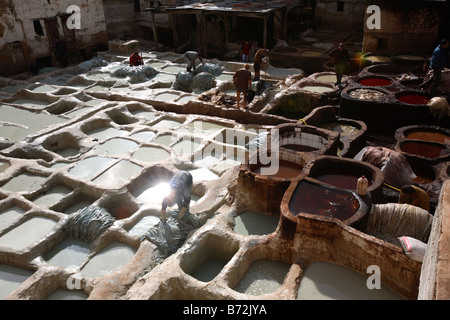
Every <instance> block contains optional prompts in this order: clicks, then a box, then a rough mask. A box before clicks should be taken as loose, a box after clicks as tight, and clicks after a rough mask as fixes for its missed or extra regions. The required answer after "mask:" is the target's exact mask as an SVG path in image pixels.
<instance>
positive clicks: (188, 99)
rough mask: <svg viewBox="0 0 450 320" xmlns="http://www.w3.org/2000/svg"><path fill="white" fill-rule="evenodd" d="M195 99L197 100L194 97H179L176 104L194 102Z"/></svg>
mask: <svg viewBox="0 0 450 320" xmlns="http://www.w3.org/2000/svg"><path fill="white" fill-rule="evenodd" d="M196 98H197V97H196V96H184V97H181V98H180V99H178V100H177V101H176V102H177V103H186V102H189V101H191V100H194V99H196Z"/></svg>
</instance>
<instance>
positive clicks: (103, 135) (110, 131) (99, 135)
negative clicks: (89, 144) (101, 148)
mask: <svg viewBox="0 0 450 320" xmlns="http://www.w3.org/2000/svg"><path fill="white" fill-rule="evenodd" d="M128 133H129V132H128V131H125V130H119V129H115V128H110V127H103V128H98V129H95V130H92V131H89V132H88V133H86V134H87V135H88V136H89V137H91V139H92V140H95V139H97V140H98V141H100V142H101V141H105V140H107V139H109V138H112V137H123V136H126V135H128Z"/></svg>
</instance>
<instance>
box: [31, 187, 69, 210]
mask: <svg viewBox="0 0 450 320" xmlns="http://www.w3.org/2000/svg"><path fill="white" fill-rule="evenodd" d="M70 192H72V189H69V188H67V187H66V186H56V187H53V188H51V189H50V190H49V191H47V192H46V193H45V194H43V195H40V196H38V197H37V198H36V199H35V200H33V203H34V204H36V205H38V206H43V207H47V208H50V207H52V206H53V205H55V204H57V203H58V202H59V201H60V200H61V199H62V198H64V197H65V196H66V195H68V194H69V193H70Z"/></svg>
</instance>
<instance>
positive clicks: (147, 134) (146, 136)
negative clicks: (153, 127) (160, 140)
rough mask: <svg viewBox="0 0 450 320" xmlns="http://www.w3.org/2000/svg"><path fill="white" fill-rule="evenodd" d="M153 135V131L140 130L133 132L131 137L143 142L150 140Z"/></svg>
mask: <svg viewBox="0 0 450 320" xmlns="http://www.w3.org/2000/svg"><path fill="white" fill-rule="evenodd" d="M155 136H156V134H155V133H154V132H153V131H142V132H138V133H135V134H133V135H132V136H131V137H132V138H135V139H138V140H141V141H144V142H148V141H151V140H152V139H153V138H154V137H155Z"/></svg>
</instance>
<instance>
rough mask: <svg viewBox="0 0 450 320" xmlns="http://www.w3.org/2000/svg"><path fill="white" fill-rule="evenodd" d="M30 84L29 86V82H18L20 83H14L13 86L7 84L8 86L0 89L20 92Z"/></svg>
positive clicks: (11, 92)
mask: <svg viewBox="0 0 450 320" xmlns="http://www.w3.org/2000/svg"><path fill="white" fill-rule="evenodd" d="M28 86H29V84H18V85H13V86H7V87H3V88H0V91H3V92H7V93H10V94H13V93H16V92H18V91H20V90H22V89H25V88H26V87H28Z"/></svg>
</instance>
